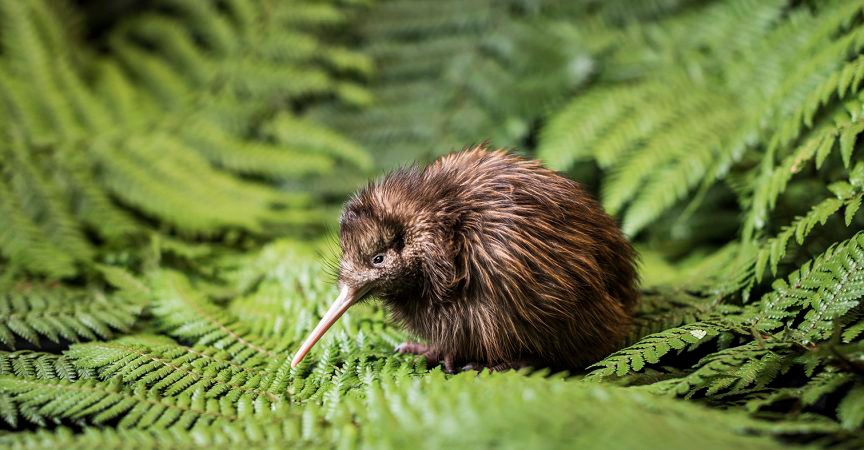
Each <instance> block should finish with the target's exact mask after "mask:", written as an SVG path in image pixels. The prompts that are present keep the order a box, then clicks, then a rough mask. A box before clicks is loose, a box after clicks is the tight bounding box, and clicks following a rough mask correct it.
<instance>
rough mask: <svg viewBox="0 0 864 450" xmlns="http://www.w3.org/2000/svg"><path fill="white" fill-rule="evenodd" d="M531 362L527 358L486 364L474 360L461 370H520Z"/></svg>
mask: <svg viewBox="0 0 864 450" xmlns="http://www.w3.org/2000/svg"><path fill="white" fill-rule="evenodd" d="M530 366H531V363H530V362H529V361H525V360H521V359H520V360H516V361H507V362H500V363H494V364H484V363H479V362H472V363H468V364H466V365H464V366H462V369H461V372H465V371H468V370H476V371H478V372H482V371H483V370H484V369H488V370H489V371H490V372H504V371H507V370H519V369H524V368H526V367H530Z"/></svg>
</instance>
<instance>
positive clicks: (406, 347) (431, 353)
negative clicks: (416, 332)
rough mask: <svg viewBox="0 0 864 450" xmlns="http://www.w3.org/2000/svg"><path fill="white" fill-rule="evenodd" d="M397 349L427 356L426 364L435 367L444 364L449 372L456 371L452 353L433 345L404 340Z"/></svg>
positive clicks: (400, 351) (405, 352)
mask: <svg viewBox="0 0 864 450" xmlns="http://www.w3.org/2000/svg"><path fill="white" fill-rule="evenodd" d="M396 351H397V352H399V353H402V354H411V355H419V356H422V357H424V358H426V364H428V365H429V367H434V366H437V365H439V364H443V365H444V371H445V372H447V373H456V372H458V371H457V370H456V363H455V362H454V360H453V357H452V356H450V355H444V354H442V353H441V352H440V351H438V350H437V349H435V348H434V347H432V346H431V345H426V344H420V343H418V342H403V343H401V344H399V345H397V346H396Z"/></svg>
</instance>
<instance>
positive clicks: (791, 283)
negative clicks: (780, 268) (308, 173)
mask: <svg viewBox="0 0 864 450" xmlns="http://www.w3.org/2000/svg"><path fill="white" fill-rule="evenodd" d="M862 246H864V234H862V233H858V234H856V235H855V236H854V237H853V238H851V239H849V240H848V241H844V242H842V243H839V244H837V245H835V246H832V247H831V248H829V249H828V250H827V251H825V252H824V253H823V254H821V255H819V256H818V257H816V258H815V259H813V260H812V261H808V262H807V263H805V264H804V265H802V266H801V268H800V269H798V270H797V271H795V272H793V273H792V274H791V275H789V277H788V281H787V280H782V279H780V280H776V281H775V282H774V283H773V285H772V287H773V291H772V292H770V293H768V294H766V295H765V296H764V297H763V298H762V299H761V300H760V309H761V313H760V315H759V318H758V320H757V325H758V326H759V328H760V329H762V330H765V331H774V330H777V329H779V328H781V327H783V326H784V325H785V324H786V323H787V322H788V321H789V320H792V319H794V318H795V317H798V315H799V314H801V313H802V312H803V313H804V317H803V321H801V322H800V323H799V324H798V325H797V326H795V330H794V339H795V340H797V341H799V342H801V343H804V344H808V343H811V342H818V341H822V340H825V339H827V338H829V337H830V336H831V334H832V333H833V329H834V325H835V320H836V319H838V318H840V317H842V316H843V315H844V314H846V313H847V312H848V311H850V310H851V309H852V308H854V307H855V306H857V305H858V303H859V301H860V299H861V297H862V296H864V290H862V289H864V284H862V281H864V280H862V274H864V271H862V270H861V266H862V264H864V249H862Z"/></svg>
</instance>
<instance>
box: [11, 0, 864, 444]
mask: <svg viewBox="0 0 864 450" xmlns="http://www.w3.org/2000/svg"><path fill="white" fill-rule="evenodd" d="M862 25H864V1H859V0H834V1H807V0H650V1H638V2H635V1H626V0H606V1H602V0H579V1H564V0H558V1H556V0H459V1H457V0H440V1H432V0H389V1H388V0H318V1H313V0H283V1H276V0H255V1H246V0H242V1H241V0H196V1H185V0H152V1H143V0H123V1H115V2H103V1H95V0H77V1H55V0H50V1H49V0H41V1H38V0H23V1H22V0H0V44H2V46H0V132H2V139H0V347H2V350H0V419H2V420H0V423H2V424H3V429H4V430H5V431H2V432H0V443H2V445H3V446H4V447H6V446H8V447H10V448H96V447H104V448H123V447H136V448H181V447H182V448H189V447H218V446H225V447H239V446H245V447H248V448H284V447H286V446H295V447H326V448H332V447H346V448H353V447H370V448H404V447H406V446H417V445H421V446H426V447H430V448H439V447H443V446H452V445H462V446H471V447H499V448H531V447H542V448H549V447H556V446H560V447H567V448H572V447H574V446H576V447H597V446H600V445H602V446H603V447H605V448H621V449H629V448H635V447H639V448H670V449H674V448H682V449H683V448H688V449H689V448H693V447H694V446H696V447H704V448H718V449H719V448H730V447H732V446H745V447H754V448H774V447H780V446H783V447H794V446H799V445H801V446H809V447H828V448H841V449H842V448H849V449H852V448H861V447H862V446H864V433H862V424H864V341H862V339H861V338H862V336H864V307H862V306H861V305H860V300H861V298H862V296H864V271H862V267H864V234H862V233H861V232H860V231H861V228H862V223H864V219H862V215H861V213H860V205H861V202H862V198H864V163H862V160H861V157H860V150H858V147H859V146H860V145H861V144H859V143H858V136H859V135H860V134H861V132H862V131H864V121H862V117H861V113H862V105H864V100H862V82H864V56H862V55H864V26H862ZM484 141H487V142H488V143H489V145H491V146H494V147H506V148H510V149H512V150H513V151H515V152H517V153H520V154H523V155H526V156H530V157H536V158H539V159H541V160H543V161H544V162H545V163H546V164H547V165H549V166H550V167H552V168H555V169H557V170H560V171H562V172H565V173H566V174H567V175H568V176H571V177H573V178H575V179H578V180H579V181H581V182H582V183H583V184H585V185H586V186H587V187H588V188H590V189H591V190H592V191H593V192H595V193H596V195H597V196H598V197H599V198H600V199H601V200H602V202H603V204H604V206H605V207H606V208H607V209H608V211H610V212H611V213H613V214H615V215H616V217H618V218H619V220H620V222H621V224H622V227H623V228H624V230H625V231H626V232H627V233H628V235H629V236H630V237H631V238H632V239H633V240H634V242H635V243H636V245H637V247H638V248H639V250H640V254H641V260H642V261H641V266H642V278H643V288H642V291H643V300H642V306H641V308H640V311H639V312H638V317H637V326H636V327H635V329H634V331H633V336H632V339H631V342H630V345H629V346H628V347H626V348H624V349H621V350H620V351H619V352H616V353H615V354H613V355H610V356H609V357H608V358H606V359H604V360H603V361H599V362H598V363H597V364H595V365H593V366H591V367H589V368H586V370H585V371H583V372H580V373H575V374H569V375H568V374H551V375H550V374H548V373H547V372H545V371H539V372H535V373H533V374H528V373H514V372H510V373H495V374H481V375H479V376H477V375H476V374H474V373H465V374H460V375H457V376H449V375H445V374H443V373H442V372H441V371H440V369H437V368H428V367H426V365H425V362H424V361H423V360H421V359H417V358H413V357H408V356H402V355H394V354H392V348H393V346H394V345H396V344H397V343H398V342H400V341H401V340H403V339H405V338H406V336H405V335H404V333H403V332H402V331H401V330H399V329H398V328H397V327H394V326H393V325H392V324H390V323H389V322H388V321H387V318H386V314H385V312H384V311H382V310H381V309H380V308H379V307H378V306H377V305H375V304H371V305H367V306H364V307H361V308H358V309H356V310H355V311H352V312H350V313H349V314H347V315H346V317H344V318H343V320H342V321H340V323H339V324H338V325H337V326H336V327H334V329H333V331H332V332H331V333H330V336H329V337H328V338H326V339H325V341H324V342H322V345H321V346H320V348H318V349H316V352H315V353H314V354H313V355H312V357H310V358H307V359H306V360H304V362H303V363H302V364H301V365H300V366H298V367H297V368H296V369H291V368H290V364H289V362H290V356H291V352H292V351H293V350H294V348H295V347H296V345H297V344H298V342H299V340H300V339H301V338H302V337H303V336H304V335H305V333H306V332H307V331H308V329H309V328H310V327H311V326H312V325H314V323H315V322H316V321H317V318H318V317H320V314H321V313H322V312H323V310H324V308H325V307H326V305H327V304H328V303H329V301H330V300H331V299H332V298H333V296H334V295H335V292H333V287H332V285H331V283H330V282H329V281H330V279H329V278H328V275H327V274H326V273H325V272H326V271H325V270H324V269H323V268H322V267H323V262H324V261H326V260H327V259H331V258H333V257H334V254H333V252H332V251H333V249H332V248H329V247H328V244H327V242H328V236H330V237H332V231H330V232H329V234H328V228H329V229H330V230H332V228H333V226H334V223H335V219H336V216H337V211H338V208H339V205H340V203H341V202H342V201H344V199H345V197H346V196H347V195H348V194H349V193H350V192H351V191H352V190H354V189H356V188H357V186H360V185H362V183H365V181H366V180H367V179H368V178H370V177H374V176H376V175H377V174H380V173H382V172H383V171H385V170H387V169H389V168H392V167H395V166H397V165H400V164H408V163H411V162H414V161H419V162H426V161H430V160H431V159H433V158H434V157H435V156H437V155H440V154H444V153H448V152H451V151H455V150H459V149H462V148H464V147H467V146H470V145H473V144H477V143H480V142H484ZM667 397H671V398H667ZM676 398H677V399H676Z"/></svg>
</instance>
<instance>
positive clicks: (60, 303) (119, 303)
mask: <svg viewBox="0 0 864 450" xmlns="http://www.w3.org/2000/svg"><path fill="white" fill-rule="evenodd" d="M141 310H142V307H141V305H140V304H137V303H134V302H132V301H129V300H127V299H126V298H124V297H123V296H120V295H113V296H111V295H106V294H105V293H104V292H100V291H90V292H88V291H79V290H73V289H67V288H51V287H45V286H32V287H22V288H21V289H19V290H13V291H11V292H7V293H6V294H3V295H0V342H2V344H3V345H5V346H7V347H10V348H14V347H15V346H16V336H17V337H20V338H21V339H23V340H25V341H27V342H29V343H31V344H33V345H37V346H38V345H39V344H40V342H41V340H42V338H45V339H48V340H49V341H51V342H55V343H57V342H60V341H61V339H62V340H65V341H72V342H78V341H82V340H94V339H99V338H102V339H108V338H111V337H112V336H113V335H114V334H115V333H117V332H118V331H119V332H126V331H129V330H130V329H131V328H132V326H133V325H134V324H135V322H136V321H137V319H138V316H139V315H140V314H141Z"/></svg>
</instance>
